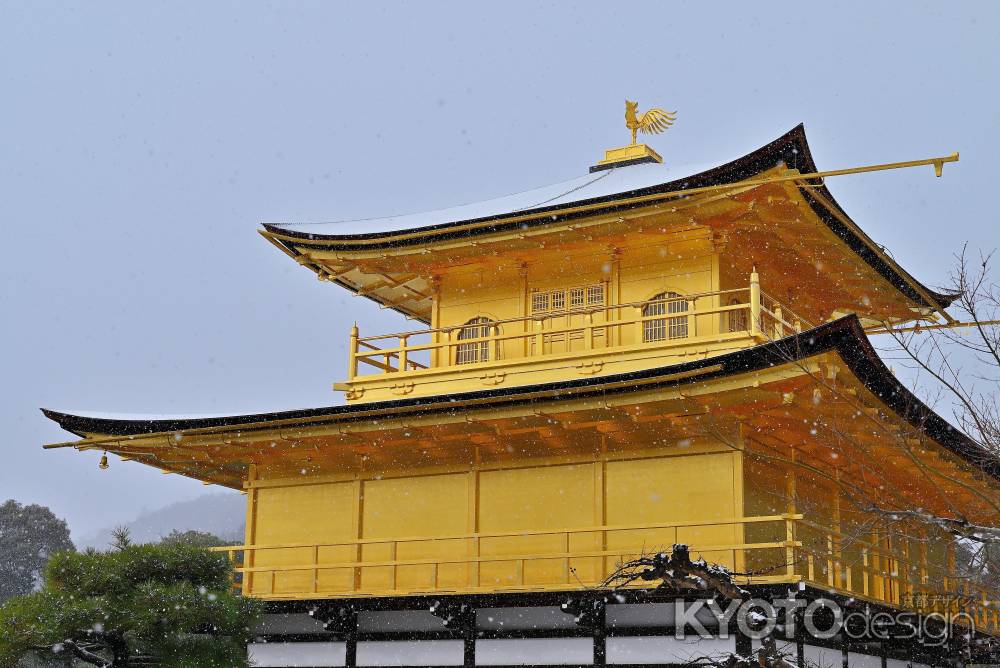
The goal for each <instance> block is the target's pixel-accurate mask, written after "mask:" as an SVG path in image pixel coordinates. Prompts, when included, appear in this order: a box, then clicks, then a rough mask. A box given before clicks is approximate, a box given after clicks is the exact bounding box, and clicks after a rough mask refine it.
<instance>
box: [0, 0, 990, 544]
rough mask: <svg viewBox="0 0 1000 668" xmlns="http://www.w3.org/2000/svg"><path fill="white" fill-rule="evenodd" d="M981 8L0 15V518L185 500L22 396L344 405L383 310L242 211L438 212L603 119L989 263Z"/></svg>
mask: <svg viewBox="0 0 1000 668" xmlns="http://www.w3.org/2000/svg"><path fill="white" fill-rule="evenodd" d="M998 26H1000V3H996V2H983V3H971V2H970V3H942V2H934V3H915V2H906V3H902V2H901V3H873V2H854V3H840V2H831V3H802V2H794V3H738V4H737V3H731V4H729V3H727V4H713V3H708V2H694V3H669V4H668V3H652V4H644V3H638V2H629V3H608V2H605V3H600V4H589V5H570V4H569V3H567V4H563V5H560V4H545V5H534V4H518V3H511V2H493V3H465V4H459V3H454V4H450V5H434V4H428V3H410V4H405V5H404V4H376V3H356V2H355V3H339V4H334V3H273V4H271V3H268V4H262V3H250V2H233V3H221V2H220V3H195V2H189V3H176V2H171V3H154V2H141V3H136V2H127V3H126V2H122V3H119V4H112V3H94V2H86V3H80V4H74V3H69V2H60V3H36V2H0V223H2V226H3V228H2V229H3V244H2V258H3V259H2V262H0V314H2V321H0V322H2V326H0V378H2V393H3V396H2V399H3V401H2V402H0V425H2V428H3V435H2V438H3V442H2V444H0V445H2V448H3V450H2V459H0V500H2V499H4V498H8V497H13V498H16V499H19V500H21V501H23V502H38V503H43V504H46V505H49V506H51V507H52V508H53V509H54V510H55V512H56V513H58V514H59V515H61V516H64V517H66V518H67V519H68V520H69V522H70V525H71V527H72V529H73V530H74V532H75V533H76V534H77V535H79V534H81V533H86V532H88V531H90V530H93V529H95V528H97V527H102V526H107V525H109V524H114V523H116V522H119V521H122V520H125V519H128V518H131V517H133V516H134V515H135V514H136V513H137V512H138V511H139V510H140V509H141V508H143V507H150V508H152V507H157V506H159V505H162V504H164V503H167V502H170V501H174V500H178V499H184V498H189V497H192V496H196V495H199V494H202V493H204V492H205V488H204V487H203V486H202V485H201V484H200V483H198V482H193V481H190V480H186V479H183V478H180V477H177V476H172V475H162V474H160V473H159V472H157V471H154V470H151V469H148V468H146V467H143V466H141V465H138V464H127V463H120V462H117V461H116V460H115V458H112V460H113V461H112V466H111V468H110V470H108V471H99V470H98V468H97V459H98V457H99V453H89V454H80V453H76V452H73V451H70V450H63V451H50V452H43V451H42V450H41V448H40V446H41V444H42V443H44V442H51V441H58V440H65V439H68V438H69V437H70V436H69V435H68V434H65V433H63V432H61V431H60V430H59V429H58V428H57V427H55V426H54V425H53V424H51V423H49V422H48V421H47V420H45V419H44V418H43V417H42V415H41V414H40V413H39V412H38V407H39V406H48V407H54V408H60V409H69V410H74V409H78V410H102V411H116V412H143V413H183V412H195V413H214V412H221V413H227V412H248V411H262V410H276V409H287V408H299V407H305V406H317V405H324V404H330V403H333V402H337V401H339V397H338V396H337V395H335V394H334V393H333V392H332V391H331V390H330V384H331V383H332V382H333V381H334V380H340V379H342V378H343V376H344V373H345V367H346V364H345V360H346V349H345V342H346V340H347V333H348V329H349V327H350V325H351V323H352V322H353V321H354V320H355V319H357V320H359V321H361V322H362V323H363V324H364V330H363V331H369V332H375V331H384V332H389V331H395V330H396V329H397V328H400V326H401V325H402V324H403V321H402V319H401V317H399V316H396V315H393V314H390V313H388V312H382V311H379V310H378V308H377V307H376V306H374V305H373V304H371V303H370V302H367V301H365V300H362V299H355V298H352V297H350V296H349V295H348V294H347V293H345V292H344V291H342V290H340V289H339V288H337V287H335V286H332V285H330V284H321V283H319V282H318V281H316V280H315V278H313V277H312V274H310V273H309V272H307V271H305V270H302V269H301V268H299V267H297V266H296V265H295V263H293V262H291V261H290V260H289V259H288V258H287V257H285V256H284V255H282V254H281V253H279V252H278V251H277V250H275V249H274V248H273V247H271V246H270V245H269V244H267V243H266V242H265V241H264V240H263V239H262V238H261V237H260V236H259V235H258V234H257V233H256V231H255V230H256V228H257V226H258V224H259V222H261V221H315V220H334V219H340V218H349V217H367V216H376V215H383V214H391V213H406V212H412V211H419V210H423V209H428V208H437V207H442V206H448V205H452V204H460V203H465V202H469V201H475V200H477V199H482V198H487V197H492V196H496V195H502V194H506V193H509V192H516V191H519V190H523V189H526V188H530V187H534V186H539V185H545V184H548V183H552V182H556V181H561V180H565V179H568V178H572V177H575V176H577V175H580V174H581V173H584V172H585V171H586V169H587V167H588V165H590V164H592V163H593V162H595V160H596V159H598V158H599V157H601V152H602V150H603V149H605V148H608V147H611V146H617V145H621V144H623V143H625V142H626V141H627V139H628V135H627V133H626V131H625V130H624V128H623V122H622V111H623V109H622V108H623V100H624V98H625V97H626V96H629V97H630V99H637V100H639V102H640V106H641V107H643V108H645V107H647V106H652V105H656V106H663V107H666V108H668V109H677V111H678V116H679V119H678V121H677V123H676V125H675V126H674V127H673V128H672V129H671V130H670V131H669V132H667V133H666V134H665V135H662V136H660V137H656V138H654V139H653V140H652V141H651V142H650V143H651V144H652V145H653V146H654V147H655V148H656V149H657V150H658V151H659V152H660V153H661V154H663V155H664V157H665V158H666V161H667V163H668V164H691V163H698V164H702V163H719V162H723V161H725V160H728V159H731V158H734V157H737V156H740V155H742V154H744V153H746V152H747V151H749V150H751V149H754V148H757V147H758V146H760V145H762V144H764V143H766V142H768V141H770V140H771V139H773V138H774V137H776V136H778V135H779V134H781V133H783V132H785V131H786V130H788V129H789V128H791V127H792V126H794V125H795V124H797V123H799V122H800V121H801V122H805V124H806V130H807V132H808V135H809V139H810V143H811V146H812V149H813V153H814V157H815V159H816V161H817V163H818V164H819V165H820V167H821V168H828V169H832V168H839V167H848V166H853V165H861V164H867V163H875V162H887V161H896V160H907V159H915V158H922V157H929V156H936V155H942V154H947V153H951V152H952V151H955V150H959V151H961V152H962V160H961V162H960V163H958V164H957V165H949V166H947V167H946V170H945V177H944V178H943V179H935V178H933V175H932V171H931V169H930V168H929V167H928V168H925V169H921V170H905V171H899V172H891V173H883V174H871V175H866V176H851V177H842V178H839V179H836V180H832V181H830V184H829V185H830V188H831V190H832V191H833V192H834V194H835V195H836V196H837V198H838V200H839V201H840V203H841V204H842V205H843V206H844V207H845V208H846V209H847V210H848V211H849V212H850V213H851V215H852V216H853V217H854V219H855V220H856V221H858V223H859V224H860V225H861V226H862V227H863V228H864V229H865V230H866V231H867V232H869V233H870V234H871V235H872V236H873V237H874V238H875V240H876V241H879V242H881V243H884V244H886V245H887V246H888V247H889V249H890V250H891V251H892V252H893V254H894V255H895V257H896V258H897V259H898V260H900V261H901V263H902V264H903V266H904V267H907V268H908V269H909V270H910V271H911V272H912V273H914V274H915V275H916V276H917V277H918V278H919V279H921V280H923V281H925V282H927V283H929V284H932V285H936V284H940V283H942V282H943V281H944V280H945V278H946V272H947V268H948V266H949V263H950V256H951V254H952V253H953V252H954V251H955V250H957V249H958V248H959V247H960V245H961V244H962V242H963V241H969V242H971V243H972V244H974V245H977V246H986V247H994V246H996V245H998V242H1000V233H998V231H997V229H998V224H997V223H998V221H997V215H996V212H995V209H994V197H995V191H996V189H997V185H996V176H995V174H996V167H995V165H996V163H997V160H998V152H1000V140H998V130H1000V99H998V93H997V91H998V90H1000V86H998V84H1000V81H998V78H1000V77H998V66H1000V46H998V38H997V34H998V33H997V30H998Z"/></svg>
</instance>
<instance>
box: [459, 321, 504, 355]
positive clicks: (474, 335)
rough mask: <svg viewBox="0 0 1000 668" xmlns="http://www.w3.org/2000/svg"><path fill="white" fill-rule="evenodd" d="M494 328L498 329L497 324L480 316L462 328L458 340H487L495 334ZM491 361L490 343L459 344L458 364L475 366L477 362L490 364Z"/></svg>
mask: <svg viewBox="0 0 1000 668" xmlns="http://www.w3.org/2000/svg"><path fill="white" fill-rule="evenodd" d="M494 328H496V324H494V322H493V321H492V320H490V319H489V318H487V317H484V316H479V317H477V318H473V319H472V320H470V321H469V322H467V323H465V325H463V326H462V329H461V330H459V332H458V340H459V341H461V340H463V339H482V338H486V337H487V336H489V335H491V334H492V333H493V330H494ZM498 352H499V349H498ZM496 357H499V355H496ZM489 359H490V342H489V341H474V342H472V343H460V344H458V347H457V352H456V354H455V363H456V364H475V363H477V362H488V361H489Z"/></svg>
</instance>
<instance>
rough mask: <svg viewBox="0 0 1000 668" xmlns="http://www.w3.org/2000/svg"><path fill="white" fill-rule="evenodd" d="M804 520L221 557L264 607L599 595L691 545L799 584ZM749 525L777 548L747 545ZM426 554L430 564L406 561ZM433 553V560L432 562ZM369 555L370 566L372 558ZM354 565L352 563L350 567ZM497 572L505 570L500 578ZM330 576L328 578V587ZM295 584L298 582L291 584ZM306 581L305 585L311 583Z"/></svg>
mask: <svg viewBox="0 0 1000 668" xmlns="http://www.w3.org/2000/svg"><path fill="white" fill-rule="evenodd" d="M801 519H802V516H801V515H788V514H786V515H770V516H761V517H743V518H736V519H721V520H706V521H691V522H668V523H654V524H650V523H645V524H622V525H599V526H582V527H575V528H570V529H558V530H556V529H553V530H549V529H540V530H531V531H505V532H477V533H464V534H453V535H439V536H410V537H399V538H365V539H356V540H342V541H330V542H321V543H280V544H258V545H238V546H230V547H220V548H213V550H215V551H219V552H226V553H228V555H229V558H230V560H231V561H232V562H233V564H234V566H235V570H236V573H237V577H238V584H237V587H238V588H239V589H241V590H242V591H243V592H244V593H246V594H248V595H251V596H257V597H262V598H316V597H318V596H319V597H322V596H327V597H337V596H340V597H344V596H359V595H360V596H379V595H383V596H384V595H399V594H418V593H434V592H442V591H453V592H483V591H505V590H532V591H535V590H546V589H566V588H567V587H571V588H576V587H579V586H580V585H581V584H582V585H585V586H595V587H596V586H600V584H601V583H602V582H603V581H604V579H605V577H606V576H607V575H608V573H610V572H611V570H612V569H613V568H614V566H615V564H617V563H618V562H621V561H627V560H628V559H631V558H634V557H636V556H639V555H640V554H649V553H650V552H654V551H662V550H669V549H670V546H671V545H673V544H675V543H684V544H688V545H689V546H690V549H691V553H692V555H693V556H697V555H703V556H704V557H705V559H706V560H708V561H710V562H712V563H718V564H723V565H726V566H727V567H729V568H730V569H734V570H737V571H739V570H740V569H742V568H743V567H744V561H745V558H746V555H747V554H748V553H760V554H767V555H768V557H767V558H768V559H769V560H770V561H771V562H772V564H771V566H772V568H771V569H769V570H768V572H761V573H759V574H756V575H754V576H753V577H752V578H748V577H740V578H738V579H740V580H742V581H744V582H746V581H748V580H752V581H753V582H760V583H763V582H795V581H797V580H798V579H799V577H798V576H797V575H796V574H795V573H794V570H793V568H792V567H791V566H790V565H789V564H788V555H789V554H790V552H789V551H790V550H794V549H795V548H797V547H799V546H800V545H799V543H797V542H796V541H795V539H794V526H793V525H794V522H796V521H798V520H801ZM748 525H756V526H760V527H768V528H769V531H768V532H767V533H768V538H767V539H766V540H760V541H757V542H754V543H747V542H745V541H744V539H743V535H744V528H745V527H746V526H748ZM421 553H423V554H422V556H405V555H416V554H421ZM431 553H433V554H431ZM369 555H370V556H369ZM345 556H346V558H344V557H345ZM490 566H496V568H493V569H492V570H491V569H490V568H489V567H490ZM324 575H327V576H335V577H329V578H328V582H327V583H326V584H327V585H331V584H332V585H339V586H324ZM289 576H291V577H289ZM303 576H304V577H303Z"/></svg>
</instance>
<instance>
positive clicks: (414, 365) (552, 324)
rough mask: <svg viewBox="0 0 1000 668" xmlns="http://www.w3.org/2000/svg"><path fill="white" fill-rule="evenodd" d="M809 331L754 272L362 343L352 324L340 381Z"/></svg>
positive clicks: (373, 338)
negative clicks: (724, 286)
mask: <svg viewBox="0 0 1000 668" xmlns="http://www.w3.org/2000/svg"><path fill="white" fill-rule="evenodd" d="M651 311H652V312H653V313H652V314H651V313H650V312H651ZM810 326H811V324H810V323H808V322H807V321H806V320H805V319H804V318H801V317H800V316H798V315H797V314H795V313H794V312H792V310H791V309H789V308H788V307H786V306H783V305H782V304H781V303H780V302H778V301H777V300H776V299H774V298H773V297H770V296H769V295H767V294H766V293H764V292H762V291H761V288H760V281H759V278H758V275H757V274H756V273H754V274H752V275H751V280H750V284H749V286H748V287H745V288H736V289H731V290H718V291H714V292H703V293H698V294H690V295H683V296H676V297H667V298H663V299H656V300H647V301H641V302H629V303H624V304H602V305H599V306H589V307H580V308H571V309H567V310H564V311H560V312H558V313H545V314H536V315H532V316H527V317H521V318H509V319H506V320H488V321H486V320H484V321H480V322H477V323H475V324H469V323H465V324H461V325H455V326H449V327H438V328H433V329H423V330H414V331H409V332H400V333H395V334H379V335H375V336H365V337H362V336H360V335H359V332H358V328H357V326H355V327H354V328H353V329H352V330H351V338H350V358H349V364H348V373H349V377H348V380H354V379H356V378H358V377H368V376H372V375H376V376H377V375H385V374H407V373H413V372H420V371H424V370H427V369H430V368H436V369H437V368H442V367H464V366H466V365H477V364H484V363H494V362H501V363H502V362H505V361H506V362H511V363H513V362H515V361H523V360H526V359H531V358H535V359H538V358H544V357H547V356H551V355H555V354H561V353H587V352H593V351H595V350H608V351H620V350H623V349H632V348H639V349H646V348H670V347H683V346H688V345H691V344H692V343H693V342H696V341H698V340H704V339H706V338H711V337H715V338H719V337H722V338H727V337H728V338H737V337H747V336H749V337H751V338H753V339H756V340H767V339H779V338H783V337H785V336H789V335H791V334H794V333H796V332H800V331H802V329H803V328H804V327H805V328H808V327H810ZM390 342H391V343H390ZM387 344H388V345H387ZM362 369H364V371H362Z"/></svg>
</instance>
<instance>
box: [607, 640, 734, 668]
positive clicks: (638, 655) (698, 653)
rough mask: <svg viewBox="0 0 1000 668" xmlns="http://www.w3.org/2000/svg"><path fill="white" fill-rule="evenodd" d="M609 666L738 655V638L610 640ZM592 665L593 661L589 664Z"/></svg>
mask: <svg viewBox="0 0 1000 668" xmlns="http://www.w3.org/2000/svg"><path fill="white" fill-rule="evenodd" d="M607 649H608V663H609V664H610V663H647V664H658V663H681V662H686V661H691V660H692V659H695V658H698V657H713V656H715V655H725V654H726V653H731V652H735V651H736V639H735V638H727V639H721V638H694V639H690V638H688V639H684V640H677V639H676V638H673V637H662V636H660V637H656V636H622V637H618V638H608V639H607ZM588 663H590V661H589V660H588Z"/></svg>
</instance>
